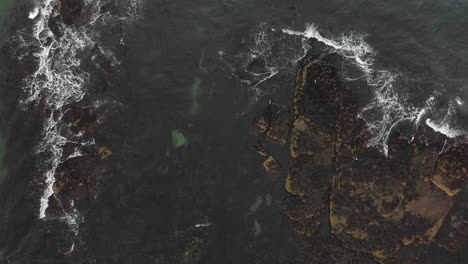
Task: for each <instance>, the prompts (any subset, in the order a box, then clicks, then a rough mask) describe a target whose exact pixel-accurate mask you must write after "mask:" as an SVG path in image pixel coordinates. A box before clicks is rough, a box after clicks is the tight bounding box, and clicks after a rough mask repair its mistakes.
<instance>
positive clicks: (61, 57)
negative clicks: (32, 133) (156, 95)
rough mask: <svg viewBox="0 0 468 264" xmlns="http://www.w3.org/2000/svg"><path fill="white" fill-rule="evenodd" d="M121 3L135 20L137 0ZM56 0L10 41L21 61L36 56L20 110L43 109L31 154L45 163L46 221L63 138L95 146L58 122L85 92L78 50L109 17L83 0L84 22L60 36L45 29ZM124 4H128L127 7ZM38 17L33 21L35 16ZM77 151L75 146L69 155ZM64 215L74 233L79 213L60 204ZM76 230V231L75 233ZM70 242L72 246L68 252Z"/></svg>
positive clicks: (42, 202) (89, 44)
mask: <svg viewBox="0 0 468 264" xmlns="http://www.w3.org/2000/svg"><path fill="white" fill-rule="evenodd" d="M124 1H128V2H127V4H123V6H125V7H128V6H129V7H130V10H131V11H132V10H133V11H132V12H129V13H128V14H126V15H128V16H132V17H130V18H129V19H125V16H126V15H123V16H122V17H121V18H118V19H122V20H125V21H130V20H132V21H133V20H134V19H135V17H134V16H137V12H139V11H141V8H142V1H141V0H124ZM56 4H57V0H44V1H43V2H42V3H41V4H40V5H39V6H38V7H36V8H34V9H33V10H32V11H31V12H29V18H30V19H32V20H34V21H33V25H32V26H31V29H22V30H20V31H18V32H17V34H16V36H15V37H14V38H12V41H14V42H15V44H16V45H17V46H18V50H21V51H24V53H23V54H17V53H16V52H15V55H16V56H17V57H18V60H20V61H21V60H22V58H24V57H25V56H26V55H27V54H31V53H32V55H33V56H34V57H35V58H36V60H37V68H36V70H35V71H34V72H33V73H32V74H31V75H29V76H28V77H26V78H25V79H24V80H23V84H22V90H23V95H22V98H21V99H20V102H19V105H20V108H22V109H26V108H28V107H29V106H30V105H31V104H36V103H41V106H43V107H44V109H43V113H44V114H45V117H44V124H43V128H42V140H41V141H40V142H39V144H38V145H37V147H36V154H37V155H41V156H42V157H43V158H44V159H45V162H44V163H43V164H42V166H43V173H44V174H43V177H44V179H43V181H44V184H45V188H44V191H43V193H42V195H41V197H40V199H39V214H38V217H39V219H44V220H47V215H46V211H47V208H48V202H49V199H50V197H51V196H53V195H54V192H53V185H54V183H55V172H56V170H57V168H58V166H59V165H60V161H61V159H62V156H63V147H64V146H65V144H67V143H68V142H73V143H77V144H80V145H82V146H85V145H89V144H94V140H84V139H82V138H81V136H82V133H78V134H74V133H73V132H72V131H71V130H70V128H69V127H68V126H67V125H66V123H64V122H63V121H62V118H63V115H64V113H63V112H64V106H65V105H68V104H71V103H75V102H78V101H80V100H82V99H83V97H84V96H85V94H86V92H87V91H86V85H87V82H88V79H89V73H87V72H85V71H84V70H83V69H82V67H81V58H80V54H81V53H82V52H83V51H90V50H91V49H92V48H94V45H95V43H96V42H97V41H98V39H99V32H98V31H96V26H97V25H100V26H101V27H102V26H103V25H105V24H106V23H109V21H110V19H112V16H110V15H109V14H107V13H106V14H101V12H100V7H101V5H102V3H101V0H86V1H85V5H86V6H87V10H88V11H89V12H90V13H91V17H90V18H89V22H88V23H87V24H86V25H83V26H80V27H65V28H64V29H63V32H62V33H63V35H62V36H61V37H56V36H55V35H54V34H53V33H52V31H51V30H50V29H49V28H48V23H49V20H50V19H51V18H52V17H55V16H57V15H58V11H57V10H56V9H55V5H56ZM128 4H129V5H128ZM36 18H37V19H36ZM100 50H101V52H102V54H103V55H104V56H105V57H106V58H107V59H109V60H110V61H111V63H112V64H113V66H115V65H118V64H119V63H120V62H119V61H118V60H117V59H116V58H115V57H114V54H113V53H111V52H110V51H108V50H105V49H102V48H101V47H100ZM79 155H81V152H80V151H79V149H78V150H77V151H75V152H74V153H73V154H71V155H70V157H68V158H71V157H76V156H79ZM62 210H63V216H62V217H60V218H59V219H61V220H63V221H65V222H66V223H67V224H68V226H69V227H70V229H71V230H73V232H78V224H79V223H78V222H77V219H78V216H79V214H78V212H77V210H76V209H75V208H74V207H73V203H72V204H71V209H67V210H65V209H64V208H63V206H62ZM76 234H77V233H75V235H76ZM73 248H74V244H73V245H72V246H71V251H73Z"/></svg>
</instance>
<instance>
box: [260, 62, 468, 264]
mask: <svg viewBox="0 0 468 264" xmlns="http://www.w3.org/2000/svg"><path fill="white" fill-rule="evenodd" d="M339 65H340V58H339V56H337V55H333V54H332V55H327V56H322V57H319V56H312V55H309V56H307V57H306V58H305V59H304V61H303V62H302V65H301V67H300V68H299V70H298V74H297V79H296V87H295V89H294V96H293V98H292V104H291V107H289V108H290V109H291V110H290V112H289V115H288V117H287V118H286V117H285V114H283V113H284V110H283V109H289V108H288V107H286V106H279V105H274V104H269V105H268V107H267V109H266V110H265V111H264V112H263V113H262V115H261V117H259V118H258V119H257V123H256V124H257V128H258V131H260V133H259V135H260V136H262V137H263V138H264V139H266V140H270V141H274V142H281V143H289V148H290V162H289V173H288V175H287V176H286V179H285V188H286V190H287V191H288V192H289V193H290V194H291V197H290V199H289V202H288V205H287V208H286V214H287V215H288V216H289V217H290V218H291V219H292V220H293V221H294V222H295V226H296V230H297V231H298V232H299V233H300V234H302V235H304V237H305V240H306V244H307V245H308V247H307V250H310V252H316V251H317V250H313V248H314V247H316V246H317V244H319V245H320V247H321V250H322V254H320V258H319V257H318V256H316V255H311V256H310V259H311V261H312V263H350V262H349V261H350V260H349V259H350V258H351V259H352V258H356V259H360V260H359V261H360V263H372V261H376V262H379V263H418V259H417V257H415V258H409V257H408V254H409V253H408V252H410V253H411V252H412V251H415V252H416V251H417V250H420V248H423V247H426V246H427V245H428V244H431V243H434V242H435V240H436V235H437V234H438V232H439V230H440V228H441V226H442V224H443V223H444V222H445V221H446V220H447V215H448V214H449V212H450V211H451V209H452V207H453V206H454V205H455V202H456V199H455V198H456V197H455V196H456V195H457V194H458V193H459V192H460V191H461V190H462V189H463V187H464V182H465V178H466V177H467V176H468V175H467V168H468V167H467V163H468V156H467V155H468V142H467V141H466V140H464V139H449V138H446V137H445V136H443V135H441V134H438V133H436V132H434V131H433V130H431V129H430V128H429V127H427V126H425V125H421V126H420V128H419V129H418V131H417V133H416V134H415V135H414V137H413V138H408V137H407V135H409V133H407V132H408V131H410V130H411V129H409V127H408V126H409V125H408V124H403V123H402V124H400V125H399V126H397V127H396V128H394V131H393V133H392V134H391V136H390V138H389V141H388V157H386V156H384V155H383V154H382V153H380V152H379V151H377V150H376V149H373V148H368V147H367V141H368V139H369V133H368V131H367V129H366V125H365V122H364V121H363V120H361V119H360V118H359V117H358V103H357V101H356V98H355V97H354V96H353V92H352V90H351V89H350V88H348V87H347V86H346V84H343V83H341V76H340V73H339V72H338V70H337V69H338V66H339ZM263 152H267V150H266V151H263ZM267 170H268V168H267ZM327 226H329V230H327V228H326V227H327ZM457 226H460V225H459V224H458V225H457ZM459 229H460V228H459ZM459 229H457V230H459ZM463 230H464V229H463ZM457 232H459V233H460V232H461V233H463V232H464V231H457ZM403 248H405V249H404V250H403ZM452 248H453V247H452ZM324 252H328V253H326V254H325V253H324ZM324 254H325V255H324ZM409 255H411V254H409ZM416 255H417V254H416ZM405 256H406V257H405ZM403 259H406V260H405V261H406V262H404V261H403ZM410 259H411V261H410ZM354 261H357V260H354ZM353 263H354V262H353Z"/></svg>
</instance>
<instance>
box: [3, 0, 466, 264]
mask: <svg viewBox="0 0 468 264" xmlns="http://www.w3.org/2000/svg"><path fill="white" fill-rule="evenodd" d="M85 2H86V3H87V4H88V7H89V9H88V11H87V12H89V15H90V19H89V20H90V21H92V22H90V23H88V24H86V25H84V26H80V27H76V28H73V27H71V28H69V29H67V30H66V31H65V33H64V36H63V37H62V38H54V39H53V41H51V42H48V41H44V39H42V38H43V37H44V34H49V32H48V31H47V20H48V18H49V17H50V16H51V15H52V14H53V7H54V5H55V4H56V1H55V0H31V1H28V0H17V1H2V2H1V3H0V19H1V20H2V21H4V22H3V25H4V26H2V27H0V29H1V30H0V36H1V38H0V43H1V44H5V43H12V44H11V45H10V46H9V47H4V48H3V52H2V61H1V68H0V69H1V72H0V76H1V85H0V117H1V119H0V122H1V123H0V128H1V129H0V130H1V131H0V159H1V160H2V163H0V212H1V214H0V263H2V264H3V263H177V262H180V256H182V255H183V254H185V252H186V251H187V250H189V249H190V248H191V246H193V244H194V243H195V244H196V243H198V242H200V241H202V242H203V248H202V250H203V252H204V253H203V259H202V261H203V263H296V262H299V263H300V261H301V259H302V256H301V244H300V239H299V238H298V237H296V235H295V234H294V232H293V231H292V227H291V223H290V222H289V221H288V219H287V217H286V216H284V215H283V213H282V206H283V205H282V204H283V200H284V198H285V197H286V193H285V191H284V190H283V187H282V185H283V178H282V177H280V176H272V175H268V174H265V173H264V172H263V170H262V168H261V166H260V165H259V164H260V159H259V158H258V157H257V156H256V154H255V152H254V151H253V149H252V145H253V144H255V142H256V138H255V136H254V135H253V134H252V133H251V122H252V120H253V119H254V118H255V116H256V115H257V114H258V113H259V110H261V109H262V108H263V107H264V106H265V104H266V102H268V100H270V99H271V100H273V101H275V102H278V103H288V100H289V98H290V95H291V90H292V87H293V85H294V76H295V70H296V66H297V63H298V62H299V61H300V59H301V58H302V57H303V56H305V54H306V52H307V51H308V49H309V48H310V45H311V43H313V42H312V41H311V40H312V39H314V40H318V41H319V42H322V43H323V44H325V45H326V46H327V49H328V50H327V51H324V52H338V53H339V54H341V55H343V56H344V57H345V58H346V60H345V63H344V65H343V69H342V70H343V71H344V73H345V77H346V79H347V81H349V82H350V83H353V84H354V87H356V89H357V90H356V93H357V94H359V96H360V104H361V111H360V116H361V117H362V118H363V119H364V120H366V122H367V125H368V127H369V130H370V131H371V132H372V135H373V140H372V141H371V142H370V143H369V144H370V147H375V148H377V149H379V150H380V151H381V153H382V155H385V154H386V140H387V137H388V135H389V133H391V130H392V128H393V127H394V126H395V125H396V124H398V123H399V122H403V121H404V122H411V123H412V124H413V125H414V126H415V127H417V126H418V124H421V123H422V122H424V123H426V124H428V125H430V126H431V127H432V128H433V129H434V130H436V131H439V132H442V133H444V134H446V135H448V136H459V135H461V136H465V135H468V134H467V131H468V121H467V120H468V119H467V117H468V75H467V74H466V73H467V72H468V34H466V28H468V1H462V0H458V1H455V0H454V1H450V0H430V1H423V0H417V1H402V0H394V1H383V0H374V1H369V0H352V1H344V0H330V1H315V0H313V1H310V0H309V1H306V0H295V1H294V0H286V1H285V0H281V1H280V0H250V1H248V0H222V1H220V0H216V1H215V0H196V1H193V0H192V1H188V0H180V1H165V0H154V1H153V0H146V1H144V0H141V1H137V0H100V1H91V0H85ZM109 2H110V3H115V6H116V9H115V10H117V11H118V12H117V11H116V12H114V13H104V14H102V13H101V11H100V8H101V5H104V4H106V3H109ZM8 10H10V12H8ZM6 21H9V22H8V23H7V22H6ZM49 35H50V34H49ZM49 35H47V36H49ZM96 49H97V50H99V52H98V53H95V52H97V51H96ZM90 54H91V55H92V54H100V55H99V56H101V57H98V59H102V58H104V60H106V61H108V62H109V64H110V65H111V66H110V70H108V71H106V70H103V69H102V68H99V67H98V66H93V65H98V63H96V61H97V60H96V61H95V60H94V59H93V58H96V57H92V56H91V55H90ZM93 63H94V64H93ZM83 99H84V100H86V102H90V104H93V105H97V106H98V107H101V108H103V109H107V110H106V111H104V112H105V114H104V115H103V116H102V118H103V125H102V128H100V129H99V130H98V132H97V133H96V134H95V135H94V136H93V137H91V138H88V137H83V136H82V135H80V134H73V133H71V132H70V130H69V129H68V128H67V126H66V125H65V122H64V121H63V119H64V109H66V107H67V105H68V104H70V103H72V104H73V103H77V102H79V101H81V100H83ZM71 141H73V142H75V143H77V144H79V145H92V144H101V145H106V146H108V147H109V148H110V149H112V151H113V153H114V154H113V155H112V156H111V158H110V160H111V168H112V171H113V174H112V177H111V178H110V179H109V180H107V181H106V182H105V184H103V185H102V186H100V190H99V193H98V195H97V197H96V198H95V199H94V200H93V201H91V202H89V203H85V204H83V203H81V204H80V203H79V202H77V204H78V205H76V206H75V203H71V204H70V205H68V206H65V207H64V208H66V209H64V210H63V212H60V213H59V214H58V216H55V217H50V216H48V215H47V208H48V207H49V202H50V201H53V197H52V198H51V196H52V184H53V182H54V177H53V175H54V173H55V171H56V169H57V166H58V165H59V162H60V161H61V160H63V159H66V158H68V157H67V156H66V155H67V154H66V153H65V152H64V146H65V143H67V142H71ZM282 151H283V150H281V149H278V150H275V152H276V154H278V156H281V155H282V154H284V153H282ZM73 155H79V153H78V152H74V153H73ZM280 162H281V163H282V165H283V166H287V160H280ZM194 241H195V242H194ZM434 254H436V253H434ZM425 263H445V262H443V261H440V260H439V259H437V257H433V258H428V260H427V262H425ZM451 263H453V262H451Z"/></svg>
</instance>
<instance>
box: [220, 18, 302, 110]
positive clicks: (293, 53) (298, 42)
mask: <svg viewBox="0 0 468 264" xmlns="http://www.w3.org/2000/svg"><path fill="white" fill-rule="evenodd" d="M242 45H243V50H242V51H241V52H239V51H238V50H236V51H235V54H230V53H229V52H226V51H223V50H221V51H218V55H219V58H220V60H222V61H224V62H225V63H226V65H227V66H228V67H229V68H230V69H231V74H232V76H234V77H235V78H237V79H239V81H240V82H241V83H244V84H247V85H249V90H250V91H251V92H252V96H251V97H250V98H249V99H253V101H254V102H256V101H258V100H259V99H260V98H261V97H263V96H264V95H266V94H268V91H267V89H268V88H267V87H265V86H266V85H263V84H264V83H266V82H267V81H269V80H271V79H272V78H273V77H275V76H277V75H280V74H284V73H287V74H290V75H293V74H294V71H295V68H296V65H297V62H298V61H300V60H301V59H302V58H303V57H304V56H305V55H306V53H307V51H308V49H309V48H310V47H309V45H308V42H307V41H305V40H303V39H300V38H285V37H284V35H283V34H281V32H280V31H279V30H277V29H275V28H273V27H271V26H269V25H268V24H267V23H261V24H260V25H258V26H257V27H255V28H254V29H253V30H252V31H251V32H250V35H249V37H248V38H247V39H244V40H243V41H242ZM256 61H262V62H263V63H264V65H263V66H262V67H263V68H262V71H261V72H253V71H252V70H249V66H250V65H251V64H252V63H255V62H256ZM257 70H258V69H257Z"/></svg>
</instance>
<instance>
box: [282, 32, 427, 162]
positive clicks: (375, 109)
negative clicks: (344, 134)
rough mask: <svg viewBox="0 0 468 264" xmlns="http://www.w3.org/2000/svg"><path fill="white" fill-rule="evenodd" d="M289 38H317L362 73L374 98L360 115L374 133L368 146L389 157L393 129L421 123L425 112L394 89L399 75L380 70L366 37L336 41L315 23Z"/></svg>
mask: <svg viewBox="0 0 468 264" xmlns="http://www.w3.org/2000/svg"><path fill="white" fill-rule="evenodd" d="M283 32H284V33H286V34H289V35H296V36H302V37H303V38H306V39H310V38H313V39H316V40H318V41H320V42H322V43H323V44H325V45H327V46H329V47H331V48H333V49H334V51H335V52H337V53H338V54H340V55H342V56H343V57H344V58H347V59H349V60H350V61H351V62H353V64H354V65H356V66H357V67H358V68H359V69H360V70H361V71H362V73H363V76H362V77H360V78H354V79H355V80H357V79H361V78H364V79H365V80H366V81H367V84H368V85H369V86H370V87H372V88H373V93H374V96H373V98H372V100H371V102H370V103H369V104H368V105H367V106H365V107H363V109H361V111H360V112H359V117H360V118H361V119H363V120H365V121H366V124H367V127H368V129H369V131H370V133H371V134H372V137H371V139H370V140H369V142H368V146H371V147H376V148H377V149H379V150H381V151H382V152H383V153H385V154H386V155H387V153H388V147H387V141H388V137H389V135H390V132H391V130H392V129H393V128H394V127H395V126H396V124H398V123H399V122H401V121H403V120H413V121H414V120H418V117H420V116H421V115H422V114H423V112H421V110H422V109H419V108H416V107H413V106H411V104H409V103H407V102H406V101H407V98H406V97H405V96H404V95H402V94H400V93H398V92H397V90H396V89H395V81H396V79H397V78H398V74H397V73H395V72H393V71H390V70H386V69H377V67H376V65H375V56H376V52H375V51H374V49H373V48H372V47H371V46H370V45H369V44H368V43H366V41H365V39H364V35H363V34H361V33H358V32H351V33H347V34H341V35H340V36H339V37H337V38H326V37H324V36H323V35H322V34H321V33H320V32H319V30H318V28H317V27H316V26H315V25H313V24H308V25H307V26H306V30H305V31H294V30H290V29H283Z"/></svg>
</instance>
